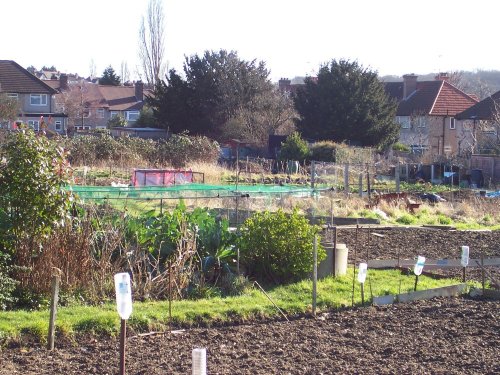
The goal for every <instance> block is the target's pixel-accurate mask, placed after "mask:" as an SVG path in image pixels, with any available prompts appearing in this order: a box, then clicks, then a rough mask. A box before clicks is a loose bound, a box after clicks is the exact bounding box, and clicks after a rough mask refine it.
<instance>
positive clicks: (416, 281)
mask: <svg viewBox="0 0 500 375" xmlns="http://www.w3.org/2000/svg"><path fill="white" fill-rule="evenodd" d="M417 284H418V275H415V287H414V288H413V291H414V292H416V291H417Z"/></svg>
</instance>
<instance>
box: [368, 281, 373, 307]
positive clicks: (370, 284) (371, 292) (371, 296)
mask: <svg viewBox="0 0 500 375" xmlns="http://www.w3.org/2000/svg"><path fill="white" fill-rule="evenodd" d="M368 286H369V287H370V298H371V299H372V301H373V291H372V279H371V278H368Z"/></svg>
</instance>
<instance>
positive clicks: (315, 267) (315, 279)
mask: <svg viewBox="0 0 500 375" xmlns="http://www.w3.org/2000/svg"><path fill="white" fill-rule="evenodd" d="M317 242H318V239H317V237H316V234H315V235H314V242H313V291H312V298H313V300H312V311H313V316H315V317H316V293H317V289H316V288H317V283H318V247H317Z"/></svg>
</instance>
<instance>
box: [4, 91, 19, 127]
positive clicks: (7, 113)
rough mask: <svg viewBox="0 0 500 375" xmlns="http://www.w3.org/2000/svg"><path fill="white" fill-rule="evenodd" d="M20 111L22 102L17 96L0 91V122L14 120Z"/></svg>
mask: <svg viewBox="0 0 500 375" xmlns="http://www.w3.org/2000/svg"><path fill="white" fill-rule="evenodd" d="M19 111H20V104H19V101H18V100H17V99H16V98H10V97H9V96H7V94H5V93H1V92H0V123H1V122H3V121H13V120H15V119H16V118H17V116H18V115H19Z"/></svg>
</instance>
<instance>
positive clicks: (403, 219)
mask: <svg viewBox="0 0 500 375" xmlns="http://www.w3.org/2000/svg"><path fill="white" fill-rule="evenodd" d="M416 220H417V219H416V218H415V217H414V216H412V215H410V214H403V215H401V216H400V217H398V218H397V219H396V222H398V223H399V224H404V225H411V224H414V223H415V221H416Z"/></svg>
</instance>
